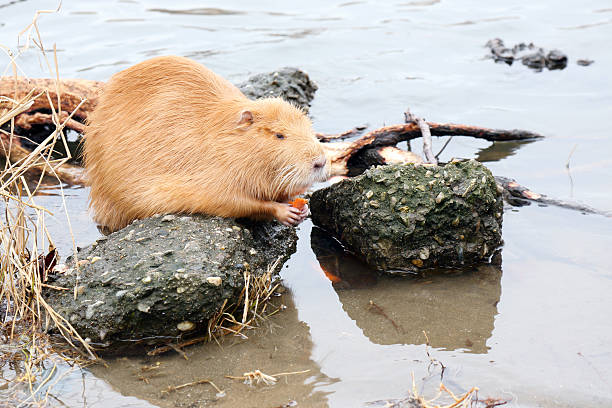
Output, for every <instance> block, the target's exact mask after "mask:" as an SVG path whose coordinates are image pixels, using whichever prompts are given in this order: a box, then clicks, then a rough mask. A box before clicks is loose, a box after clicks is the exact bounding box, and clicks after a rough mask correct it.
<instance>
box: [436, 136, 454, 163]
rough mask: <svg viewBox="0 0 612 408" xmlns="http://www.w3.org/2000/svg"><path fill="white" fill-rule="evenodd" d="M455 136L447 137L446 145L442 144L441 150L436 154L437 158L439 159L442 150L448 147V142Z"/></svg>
mask: <svg viewBox="0 0 612 408" xmlns="http://www.w3.org/2000/svg"><path fill="white" fill-rule="evenodd" d="M453 137H454V136H450V137H449V138H448V139H446V142H444V146H442V148H441V149H440V151H439V152H438V154H436V160H437V159H438V157H440V155H441V154H442V152H443V151H444V149H446V146H448V144H449V143H450V141H451V140H453Z"/></svg>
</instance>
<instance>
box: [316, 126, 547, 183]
mask: <svg viewBox="0 0 612 408" xmlns="http://www.w3.org/2000/svg"><path fill="white" fill-rule="evenodd" d="M426 123H427V126H428V127H429V129H430V132H431V134H432V135H433V136H470V137H475V138H478V139H485V140H489V141H517V140H534V139H540V138H542V137H543V136H542V135H540V134H537V133H534V132H529V131H525V130H516V129H515V130H500V129H489V128H483V127H478V126H468V125H457V124H450V123H434V122H426ZM419 137H421V128H420V126H419V125H418V124H416V123H414V122H410V123H406V124H402V125H391V126H385V127H382V128H380V129H376V130H373V131H371V132H369V133H366V134H365V135H363V136H362V137H360V138H358V139H356V140H353V141H350V142H347V141H344V142H337V143H328V144H325V147H326V149H327V153H328V155H329V157H330V159H331V163H332V175H335V176H343V175H348V174H349V173H350V169H349V167H350V166H349V160H350V159H351V158H352V157H353V156H355V155H357V154H358V153H360V152H361V151H363V150H364V149H373V148H380V147H385V146H395V145H396V144H398V143H399V142H403V141H407V140H412V139H416V138H419ZM324 138H325V135H322V137H320V139H324ZM376 164H384V163H376Z"/></svg>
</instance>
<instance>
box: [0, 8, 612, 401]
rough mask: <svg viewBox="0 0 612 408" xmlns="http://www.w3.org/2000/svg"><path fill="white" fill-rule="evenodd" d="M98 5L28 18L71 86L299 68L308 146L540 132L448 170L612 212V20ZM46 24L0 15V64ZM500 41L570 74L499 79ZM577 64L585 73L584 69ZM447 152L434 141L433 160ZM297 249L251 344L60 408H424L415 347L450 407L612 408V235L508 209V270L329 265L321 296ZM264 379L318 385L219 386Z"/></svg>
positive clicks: (482, 146)
mask: <svg viewBox="0 0 612 408" xmlns="http://www.w3.org/2000/svg"><path fill="white" fill-rule="evenodd" d="M103 4H104V5H102V3H101V2H94V1H84V0H81V1H78V2H76V1H74V2H64V4H63V5H62V10H61V11H60V13H58V14H54V15H44V16H43V17H42V18H41V21H40V28H41V32H42V34H43V39H44V41H45V45H46V47H47V48H50V47H51V45H52V44H53V43H57V47H58V58H59V66H60V73H61V75H62V77H65V78H68V77H79V78H87V79H97V80H106V79H108V77H109V76H110V75H112V74H113V73H114V72H116V71H118V70H120V69H123V68H126V67H127V66H129V65H131V64H134V63H136V62H138V61H141V60H143V59H145V58H148V57H151V56H155V55H164V54H178V55H185V56H189V57H191V58H194V59H196V60H197V61H199V62H202V63H204V64H206V65H207V66H209V67H210V68H212V69H213V70H215V71H217V72H219V73H220V74H222V75H224V76H226V77H227V78H229V79H230V80H232V81H234V82H239V81H241V80H243V79H245V78H246V77H248V76H249V75H250V74H254V73H258V72H265V71H271V70H274V69H276V68H278V67H282V66H287V65H291V66H298V67H300V68H302V69H304V70H306V71H307V72H308V73H309V74H310V75H311V77H312V78H313V79H314V80H315V81H317V83H318V84H319V87H320V89H319V91H318V93H317V96H316V98H315V100H314V102H313V106H312V109H311V114H312V116H313V121H314V125H315V128H316V129H317V130H318V131H322V132H337V131H343V130H345V129H349V128H352V127H353V126H355V125H359V124H363V123H366V122H367V123H370V124H371V125H372V126H373V127H378V126H381V125H382V124H392V123H399V122H401V121H402V119H403V116H402V112H403V111H404V109H405V108H406V107H410V108H411V110H412V111H413V112H414V113H416V114H418V115H422V116H425V117H427V119H428V120H432V121H437V122H457V123H466V124H474V125H481V126H488V127H494V128H522V129H528V130H532V131H536V132H539V133H541V134H543V135H545V136H546V139H544V140H542V141H538V142H534V143H524V144H517V143H497V144H494V145H492V144H491V143H489V142H485V141H480V140H473V139H470V138H455V139H454V140H453V141H452V142H451V143H450V144H449V146H448V147H447V149H446V150H445V152H444V153H443V154H442V157H441V158H442V160H448V159H449V158H451V157H476V158H479V159H480V160H483V161H486V162H487V165H488V166H489V167H490V168H491V170H492V171H493V173H494V174H496V175H503V176H509V177H513V178H516V179H517V180H518V181H519V182H520V183H521V184H523V185H526V186H529V187H530V188H532V189H533V190H534V191H537V192H540V193H544V194H548V195H550V196H552V197H556V198H562V199H572V200H576V201H580V202H583V203H585V204H588V205H591V206H593V207H596V208H599V209H602V210H612V191H611V187H612V158H611V153H612V138H610V136H609V134H610V129H611V128H612V109H611V106H612V77H610V75H609V72H611V69H612V54H611V53H610V51H609V41H610V39H611V38H612V8H610V4H609V1H608V0H590V1H553V0H547V1H539V2H534V1H514V2H503V3H502V2H482V1H474V0H471V1H469V0H456V1H452V2H451V1H443V0H442V1H436V0H430V1H407V0H403V1H402V0H395V1H387V2H374V1H352V2H347V1H311V2H306V3H303V4H291V3H290V2H272V1H259V2H256V3H253V2H238V1H211V2H207V4H206V6H202V5H200V4H197V3H195V2H188V1H174V2H172V3H170V4H169V3H168V2H162V1H147V2H144V1H129V0H126V1H116V2H104V3H103ZM56 5H57V3H56V2H53V1H11V2H9V1H6V0H5V1H0V11H1V15H2V17H0V39H1V40H0V42H1V43H3V44H6V45H9V46H14V45H15V43H16V40H15V38H16V34H17V33H18V32H19V31H21V29H22V28H23V27H25V26H26V25H27V24H28V23H29V22H30V20H31V18H32V16H33V13H34V11H35V10H37V9H52V8H54V7H56ZM204 7H206V8H204ZM493 37H501V38H502V39H503V40H504V41H505V42H506V44H514V43H517V42H521V41H525V42H529V41H533V42H535V43H536V44H537V45H539V46H542V47H545V48H551V49H552V48H559V49H561V50H562V51H564V52H565V53H567V55H568V56H569V64H568V67H567V68H566V69H564V70H560V71H544V72H540V73H537V72H534V71H532V70H529V69H527V68H526V67H524V66H522V65H520V64H514V65H512V66H507V65H504V64H495V63H493V62H492V61H491V60H489V59H486V58H484V57H485V55H486V52H487V50H486V49H485V48H484V44H485V43H486V41H487V40H488V39H490V38H493ZM580 58H588V59H592V60H595V63H594V64H593V65H591V66H588V67H581V66H578V65H577V64H576V60H577V59H580ZM20 65H21V67H22V69H23V70H24V71H25V72H26V73H27V74H28V75H30V76H32V77H35V76H44V75H46V73H45V71H44V69H42V68H41V64H40V61H39V60H38V57H37V56H36V54H34V53H31V54H27V55H24V56H23V57H22V58H21V59H20ZM444 141H445V138H441V139H436V140H434V151H437V150H438V149H439V148H440V147H441V146H442V144H443V143H444ZM412 146H413V147H414V148H415V149H417V146H418V141H413V142H412ZM568 158H569V164H570V166H569V171H568V169H567V168H566V163H567V162H568ZM48 192H49V193H50V194H54V193H55V194H57V190H53V189H52V190H50V191H48ZM66 193H67V194H66V195H67V199H66V206H67V207H68V212H69V214H70V220H71V223H72V229H73V232H74V236H75V239H76V244H77V245H79V246H85V245H87V244H89V243H90V242H92V241H93V240H94V239H95V238H96V237H97V235H98V232H97V230H96V227H95V225H94V224H93V223H92V222H91V219H90V218H89V215H88V214H87V211H86V207H87V200H86V198H87V197H86V196H87V191H86V190H85V189H79V188H76V189H68V190H66ZM39 203H40V204H43V205H45V206H47V207H49V208H51V209H52V210H55V212H56V216H55V218H53V219H52V220H48V221H50V222H51V228H52V233H53V236H54V237H55V239H56V240H57V241H58V244H59V247H60V250H61V251H62V253H63V254H64V255H67V254H69V252H70V248H71V247H72V245H73V243H72V240H71V238H70V235H69V234H68V232H67V231H68V224H67V222H66V217H65V215H64V214H63V212H62V206H63V203H62V201H61V200H60V199H59V197H58V196H57V195H55V196H54V195H48V196H43V197H40V199H39ZM299 232H300V241H299V245H298V251H297V253H296V254H295V255H294V256H293V257H292V258H291V260H290V261H289V263H288V265H287V267H286V268H285V269H284V270H283V274H282V277H283V279H284V282H285V285H286V286H287V287H288V288H289V291H288V293H286V294H285V295H284V296H283V298H282V302H283V303H284V304H286V305H287V306H288V309H287V310H286V311H285V312H283V313H281V314H279V315H277V316H275V317H274V318H273V319H272V320H271V321H270V322H269V324H268V325H267V326H266V327H264V329H262V330H260V331H259V332H258V333H256V334H255V335H253V336H252V338H251V340H249V341H247V342H240V341H237V340H232V341H230V342H229V343H227V344H224V345H223V348H219V346H217V345H216V344H209V345H203V346H195V347H192V348H190V349H188V350H187V356H188V357H189V360H187V361H186V360H184V359H183V358H182V357H181V356H178V355H168V356H163V357H160V358H157V359H144V358H136V359H119V360H116V361H110V362H109V368H108V369H105V368H96V369H93V370H92V371H84V373H83V375H81V374H80V373H75V374H71V375H68V376H67V377H65V378H64V379H63V380H62V381H60V383H59V384H58V387H59V388H58V391H57V395H61V399H62V401H63V402H64V403H66V404H67V405H69V406H74V405H83V403H84V401H83V399H85V400H86V401H85V402H86V404H87V405H89V406H96V405H98V406H101V405H103V404H105V405H107V404H109V403H110V404H111V405H113V406H148V405H149V404H153V405H160V406H190V404H192V403H193V404H195V405H194V406H198V405H204V404H208V403H210V404H213V402H212V401H214V400H215V399H216V397H215V392H214V390H213V389H212V387H210V386H208V385H206V384H203V385H197V386H195V387H190V388H188V389H184V390H182V391H179V392H176V393H174V394H168V395H164V396H163V398H162V395H161V394H160V391H161V390H163V389H164V388H165V387H167V386H168V385H177V384H181V383H185V382H190V381H194V380H198V379H201V378H210V379H211V380H213V381H214V382H215V383H216V384H217V385H219V386H221V387H222V388H223V389H225V390H226V393H227V396H226V397H224V398H221V399H219V400H218V401H217V402H216V404H218V405H220V406H264V407H267V406H270V407H272V406H279V405H280V404H283V403H287V402H288V401H290V400H296V401H298V402H299V403H300V406H330V407H345V406H362V405H364V404H365V403H366V402H369V401H376V400H381V399H388V398H401V397H402V396H404V395H406V393H407V392H408V391H409V390H410V389H411V388H412V379H411V374H412V373H414V376H415V382H416V385H417V389H418V390H419V391H421V392H423V393H425V394H426V395H428V396H434V395H435V388H436V387H437V385H438V381H439V379H440V369H439V366H433V367H429V369H428V366H429V363H430V360H429V358H428V356H427V347H426V346H425V343H426V340H425V336H424V335H422V331H423V330H425V331H426V332H427V333H428V336H429V342H430V344H431V346H432V348H430V349H429V352H430V354H431V356H432V357H433V358H435V359H438V360H439V361H441V362H442V363H443V364H444V366H445V367H446V369H445V372H444V382H445V384H447V385H448V386H449V387H451V388H452V389H453V390H454V391H456V392H462V391H466V390H468V389H469V388H470V387H472V386H474V385H475V386H478V387H479V388H480V390H481V391H480V396H481V397H482V398H484V397H487V396H491V397H496V398H504V399H511V400H512V401H511V402H510V403H509V404H508V405H509V406H527V407H536V406H544V407H549V406H550V407H552V406H568V407H570V406H571V407H591V406H608V405H610V406H612V380H610V378H611V377H612V368H611V367H612V351H611V350H610V348H609V344H610V340H611V339H612V323H610V318H609V311H610V310H611V307H612V297H610V295H609V294H610V293H611V290H612V272H610V267H609V259H610V257H609V250H610V248H612V219H610V218H605V217H601V216H586V215H582V214H580V213H578V212H573V211H568V210H564V209H559V208H552V207H545V208H543V207H538V206H533V205H532V206H530V207H523V208H520V209H507V210H506V211H505V217H504V227H503V235H504V240H505V245H504V248H503V251H502V255H501V256H502V263H501V267H500V268H498V267H495V266H489V265H487V266H482V267H479V268H474V269H473V270H467V271H462V272H461V273H457V272H453V273H448V274H429V275H427V276H424V277H420V278H411V279H390V278H376V277H372V276H371V275H369V274H368V271H367V270H366V269H367V268H364V267H363V266H362V265H360V264H358V263H356V262H355V261H354V260H352V259H350V258H347V257H346V256H340V258H339V259H335V258H333V257H332V258H330V256H332V255H331V254H329V253H328V254H327V257H325V256H324V257H323V258H322V260H323V262H322V265H323V267H325V268H326V269H328V268H332V269H333V268H335V269H334V270H333V271H330V270H328V272H336V273H339V274H340V275H341V276H342V277H343V282H341V283H336V284H333V285H332V283H331V282H330V280H329V279H328V278H327V277H326V276H325V274H324V273H323V272H322V270H321V269H320V267H319V262H318V261H317V257H316V256H315V253H314V252H313V250H312V246H311V242H310V238H311V225H310V224H309V223H308V222H307V223H305V224H304V225H302V226H301V227H300V230H299ZM315 247H317V245H316V244H315ZM319 258H321V254H319ZM370 301H372V302H373V303H374V305H371V304H370ZM381 311H382V313H381ZM385 316H386V317H385ZM157 361H159V362H160V364H161V366H162V367H163V370H162V371H160V373H161V374H160V376H159V377H155V378H151V379H150V383H149V384H146V383H145V382H143V381H141V380H139V379H138V370H139V368H140V367H141V366H143V365H149V364H155V363H156V362H157ZM255 368H259V369H261V370H262V371H263V372H266V373H269V374H272V373H276V372H285V371H301V370H307V369H308V370H310V372H309V373H307V374H303V375H293V376H288V377H286V380H282V381H280V382H279V384H277V385H275V386H273V387H259V388H249V387H248V386H246V385H243V384H241V383H239V382H237V381H230V380H227V379H224V378H223V375H225V374H231V375H241V374H242V373H243V372H245V371H250V370H252V369H255Z"/></svg>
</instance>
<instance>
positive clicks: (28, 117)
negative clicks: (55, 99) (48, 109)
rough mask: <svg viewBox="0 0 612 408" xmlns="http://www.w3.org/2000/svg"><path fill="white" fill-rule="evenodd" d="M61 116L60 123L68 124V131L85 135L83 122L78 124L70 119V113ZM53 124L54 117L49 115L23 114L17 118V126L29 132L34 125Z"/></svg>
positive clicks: (63, 112) (38, 113)
mask: <svg viewBox="0 0 612 408" xmlns="http://www.w3.org/2000/svg"><path fill="white" fill-rule="evenodd" d="M59 116H60V121H61V122H62V123H64V122H66V125H65V127H66V128H68V129H72V130H74V131H76V132H79V133H83V132H84V131H85V125H84V124H83V123H81V122H78V121H76V120H74V119H69V118H68V112H66V111H62V113H61V115H59ZM50 124H53V115H51V114H48V113H40V112H34V113H22V114H20V115H18V116H17V117H15V125H17V126H19V127H20V128H22V129H25V130H29V129H31V128H32V125H50Z"/></svg>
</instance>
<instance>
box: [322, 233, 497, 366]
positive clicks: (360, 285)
mask: <svg viewBox="0 0 612 408" xmlns="http://www.w3.org/2000/svg"><path fill="white" fill-rule="evenodd" d="M311 242H312V244H311V245H312V249H313V251H314V252H315V254H316V256H317V260H318V261H319V263H320V266H321V268H322V269H323V270H324V271H325V274H326V276H327V277H328V279H330V281H331V282H332V285H333V287H334V289H335V290H336V292H337V294H338V298H339V299H340V302H341V303H342V308H343V309H344V311H345V312H346V313H347V314H348V315H349V316H350V318H351V319H352V320H354V321H355V322H356V324H357V325H358V326H359V327H360V328H361V330H362V331H363V333H364V335H365V336H366V337H368V339H369V340H370V341H371V342H373V343H376V344H425V343H426V338H425V336H424V334H423V331H425V332H426V333H427V336H428V337H429V340H430V345H431V346H433V347H436V348H444V349H446V350H458V349H464V350H466V351H468V352H472V353H477V354H484V353H487V350H488V349H489V348H488V347H487V345H486V342H487V339H489V338H490V337H491V334H492V332H493V326H494V320H495V316H496V315H497V303H498V302H499V298H500V295H501V276H502V272H501V268H500V267H498V266H494V265H481V266H478V267H476V268H474V269H470V270H464V271H460V270H445V271H426V272H423V273H422V274H421V275H419V276H416V275H415V276H414V277H412V278H397V277H387V276H381V277H378V278H377V277H376V275H375V272H373V271H372V270H370V269H368V267H367V266H365V265H363V264H360V262H359V261H358V260H357V259H355V258H353V257H351V256H350V255H349V254H347V253H346V251H344V249H343V248H342V245H340V243H338V242H337V241H335V240H334V239H333V238H331V237H329V236H327V234H326V233H325V232H324V231H323V230H321V229H319V228H316V227H314V228H313V230H312V235H311ZM349 289H350V290H349Z"/></svg>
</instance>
